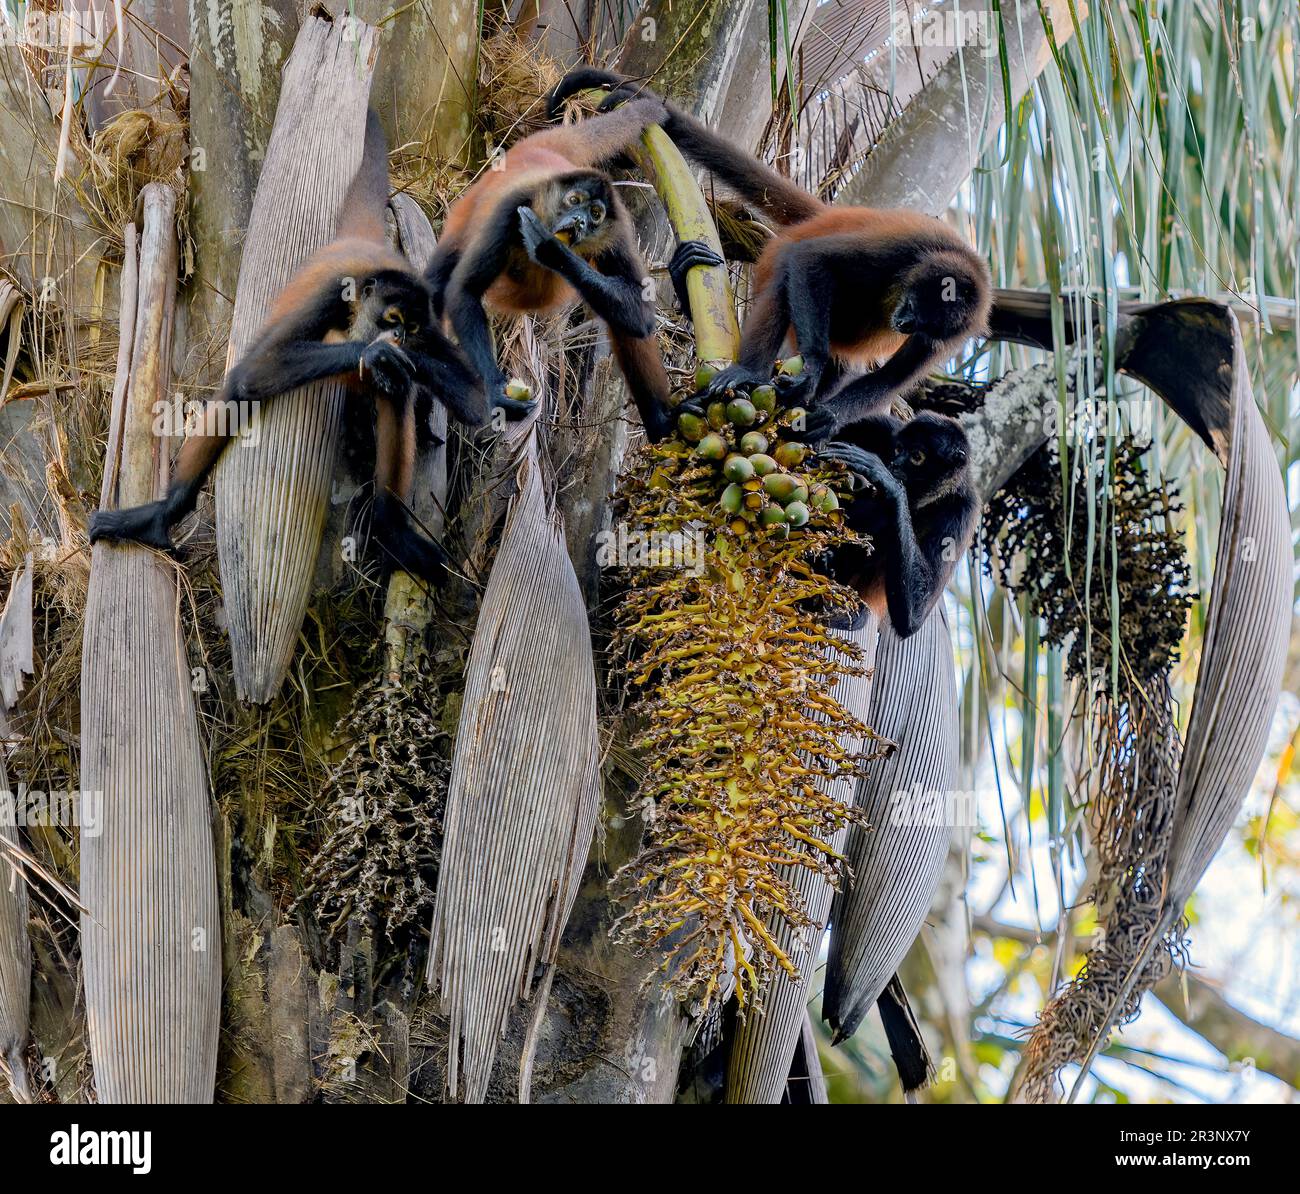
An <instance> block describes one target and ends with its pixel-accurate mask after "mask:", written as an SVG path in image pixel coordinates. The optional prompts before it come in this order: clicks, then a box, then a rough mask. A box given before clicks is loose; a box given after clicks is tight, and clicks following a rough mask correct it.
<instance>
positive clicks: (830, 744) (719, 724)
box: [616, 387, 872, 1014]
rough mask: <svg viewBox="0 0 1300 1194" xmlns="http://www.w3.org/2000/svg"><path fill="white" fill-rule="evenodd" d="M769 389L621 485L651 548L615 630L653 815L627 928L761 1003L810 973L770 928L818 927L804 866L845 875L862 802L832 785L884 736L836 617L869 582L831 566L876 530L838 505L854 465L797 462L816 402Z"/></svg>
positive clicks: (644, 455)
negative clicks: (639, 722)
mask: <svg viewBox="0 0 1300 1194" xmlns="http://www.w3.org/2000/svg"><path fill="white" fill-rule="evenodd" d="M764 389H765V390H766V391H767V392H766V393H760V392H759V391H755V394H754V395H753V396H752V397H753V399H754V400H755V401H753V402H751V401H750V400H749V399H740V400H739V405H738V404H737V402H733V403H731V404H729V405H727V406H725V407H724V406H723V405H722V404H721V403H717V404H715V405H714V407H711V408H710V410H709V412H708V418H707V425H706V424H705V421H704V420H701V419H700V418H699V417H697V416H693V415H683V416H682V417H681V418H680V420H679V427H680V433H679V435H678V436H677V437H676V438H673V439H670V440H667V441H664V442H662V443H660V444H657V445H653V446H650V447H647V448H646V449H644V450H643V451H642V452H641V453H640V455H639V456H638V457H637V458H636V460H635V461H634V463H633V465H632V467H631V469H630V470H629V474H628V475H627V476H626V477H625V478H624V482H623V486H622V490H623V495H624V496H623V506H622V511H621V513H622V516H623V519H624V523H623V525H624V527H626V528H628V529H629V535H628V543H627V545H628V546H630V545H631V544H632V543H633V542H634V543H635V544H636V545H638V546H639V547H641V548H643V549H644V551H643V555H642V556H641V557H640V558H624V560H623V561H622V562H623V563H624V564H626V565H628V574H627V575H628V586H629V591H628V595H627V597H626V598H625V600H624V602H623V604H622V607H621V610H620V614H619V631H618V635H617V636H616V644H617V645H618V646H619V647H621V648H623V649H624V650H625V651H626V653H627V656H628V658H629V665H628V666H629V678H630V683H631V686H632V688H633V689H634V691H635V692H636V693H637V694H638V701H637V705H636V713H637V714H638V715H639V716H640V717H641V718H642V719H643V722H644V733H643V735H642V737H641V739H640V742H639V744H638V745H639V746H640V748H641V749H642V750H643V751H644V756H645V758H646V760H647V764H648V770H647V773H646V775H645V777H644V779H643V781H642V785H641V788H640V795H641V799H642V801H643V802H644V803H643V809H644V813H645V815H646V817H647V820H648V822H649V824H648V828H647V832H646V836H645V839H644V841H643V844H642V849H641V852H640V853H639V854H638V856H637V857H636V858H635V859H633V860H632V862H630V863H629V864H628V865H627V866H626V867H625V868H624V869H623V871H622V872H620V878H621V879H622V880H623V881H624V882H625V883H626V884H627V886H628V887H629V888H630V889H631V891H632V892H633V893H634V894H635V897H636V903H635V905H634V906H633V908H632V909H631V910H630V911H629V912H628V913H627V914H625V915H624V916H623V917H622V918H621V919H620V921H619V923H618V926H617V928H618V932H619V934H620V936H621V937H623V938H624V939H626V940H631V941H634V942H636V943H639V944H641V945H643V946H645V947H646V948H662V949H663V950H664V951H665V958H664V961H663V965H662V969H663V970H664V971H666V972H668V973H669V974H670V979H669V986H670V988H671V989H673V990H674V991H675V992H676V993H677V994H678V995H680V996H681V997H683V998H687V997H689V998H692V999H695V1000H698V1003H697V1005H696V1010H697V1012H698V1013H699V1014H703V1012H704V1011H705V1010H706V1009H707V1008H708V1006H709V1004H710V1003H711V1002H712V1000H713V999H715V998H716V997H719V996H720V995H725V994H726V993H727V992H728V991H729V989H731V987H732V986H733V985H734V989H735V993H736V996H737V1002H738V1004H739V1005H740V1006H741V1007H742V1008H744V1007H746V1006H747V1005H751V1004H752V1003H753V1001H754V999H755V997H756V996H757V994H758V992H759V991H760V990H761V988H762V983H763V981H764V979H765V978H766V976H767V974H768V973H769V972H771V971H772V970H773V969H775V968H779V969H780V970H782V971H784V972H785V973H786V974H787V975H788V976H789V977H790V978H792V979H794V978H797V977H798V976H799V974H798V970H797V968H796V966H795V964H794V963H793V962H792V960H791V959H790V957H789V956H788V955H787V953H786V952H785V951H783V950H782V949H781V947H780V946H779V945H778V944H777V942H776V941H775V940H774V939H773V936H772V934H771V932H770V930H769V927H768V926H769V924H771V923H774V921H775V917H776V916H780V917H785V918H786V919H787V920H788V921H790V922H791V923H792V924H794V925H795V926H796V927H798V928H800V929H808V930H813V929H814V928H819V927H820V926H813V925H812V923H811V921H810V920H809V918H808V915H807V912H806V909H805V908H804V905H803V901H802V900H801V898H800V897H799V895H798V893H797V891H796V889H795V887H794V885H793V884H792V882H791V880H792V878H793V877H794V875H795V873H796V872H795V868H798V867H808V868H811V869H814V870H817V871H820V872H822V873H823V874H825V875H826V877H827V878H828V879H829V880H830V881H831V882H832V883H838V882H839V881H840V878H841V876H842V872H843V860H842V858H841V856H840V855H839V853H838V852H837V851H836V850H835V849H834V848H833V847H832V845H831V841H832V839H833V837H834V836H835V834H836V833H837V832H838V831H839V830H840V829H842V828H844V827H845V826H846V825H847V824H848V823H849V822H850V821H853V820H855V819H856V818H857V813H856V812H855V811H854V810H853V808H852V807H851V806H850V805H846V804H844V803H841V802H840V801H839V800H837V799H835V798H834V797H833V796H831V795H829V794H827V792H826V791H825V790H824V789H825V788H826V787H827V786H828V785H829V782H830V781H832V780H834V779H837V778H842V777H850V776H855V775H857V774H859V773H860V771H861V768H862V766H863V764H864V763H865V762H866V760H867V758H868V757H869V756H868V755H866V754H864V753H862V752H861V751H859V750H858V749H856V744H858V743H863V742H868V741H870V740H871V738H872V735H871V732H870V730H869V729H868V728H867V727H866V726H865V725H863V724H862V723H861V722H859V721H858V720H857V719H856V718H855V717H853V716H852V715H851V714H849V713H848V712H847V711H846V710H845V709H844V708H843V707H841V705H840V704H839V703H838V702H837V701H836V700H835V698H834V696H833V695H832V689H833V688H834V685H835V683H836V681H837V680H838V679H840V678H841V677H843V676H847V675H855V674H859V673H860V672H861V671H862V670H863V668H862V664H861V660H860V655H859V651H858V649H857V647H856V645H855V644H852V643H850V642H848V641H846V640H845V639H843V638H841V637H838V636H836V635H835V634H833V633H831V632H830V631H828V629H827V626H826V621H827V615H828V614H829V613H833V612H835V611H841V612H843V611H846V610H849V609H856V607H857V605H858V598H857V595H856V594H855V593H853V592H852V591H851V590H848V589H846V588H844V587H843V586H841V585H838V584H836V583H835V582H834V581H833V580H831V579H830V578H828V577H827V576H825V575H823V573H822V572H821V571H819V570H818V567H817V561H818V558H819V557H820V556H822V555H823V554H824V553H825V552H826V551H827V550H829V549H830V548H832V547H834V546H836V545H839V544H842V543H845V542H849V541H854V542H860V540H858V539H857V537H856V536H855V535H853V534H852V532H850V531H848V529H847V528H846V527H845V525H844V521H843V515H842V513H841V512H840V510H839V495H837V494H836V492H835V488H834V486H835V482H836V480H837V478H838V476H840V475H841V474H835V473H832V472H831V471H830V470H829V469H827V468H825V467H824V466H822V465H816V466H814V467H812V468H810V469H805V470H804V471H803V472H802V473H800V472H797V471H795V470H797V469H798V468H799V467H800V466H801V465H802V464H803V462H804V457H805V454H806V449H805V448H804V447H803V445H801V444H799V443H798V441H797V439H796V438H795V435H794V432H793V428H794V427H797V426H799V425H800V420H799V412H797V411H787V412H785V413H783V414H777V413H774V406H775V403H774V402H773V398H774V394H773V393H772V392H771V390H770V387H765V388H764ZM763 407H767V410H764V409H763ZM760 441H765V442H760ZM749 449H756V450H754V451H749ZM742 460H743V461H745V462H748V464H745V463H741V461H742ZM755 465H757V468H755V467H754V466H755ZM776 478H779V480H777V479H776ZM844 743H852V744H854V745H853V746H845V745H843V744H844Z"/></svg>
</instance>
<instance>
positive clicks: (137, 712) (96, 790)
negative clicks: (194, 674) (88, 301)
mask: <svg viewBox="0 0 1300 1194" xmlns="http://www.w3.org/2000/svg"><path fill="white" fill-rule="evenodd" d="M175 218H176V196H175V193H174V192H173V191H171V189H170V188H169V187H166V186H164V185H162V184H159V183H150V184H148V185H147V186H146V188H145V191H144V228H143V232H142V236H141V244H140V257H139V267H138V276H139V289H138V300H135V301H132V300H133V297H134V295H135V293H136V291H135V286H134V278H135V270H136V266H135V262H134V260H133V253H132V250H133V245H134V232H133V230H131V229H128V233H127V236H126V238H125V242H126V244H127V247H128V254H129V256H128V261H127V265H126V268H125V269H124V271H123V288H122V289H123V326H124V328H125V327H127V326H129V327H131V328H132V329H133V334H132V337H131V340H130V343H129V348H127V347H126V346H124V350H123V351H122V353H121V354H120V355H119V362H120V364H121V365H122V367H123V370H122V373H121V375H120V376H119V379H118V383H119V384H118V385H117V386H116V387H115V394H114V398H115V407H114V410H113V416H112V429H111V434H110V438H109V459H108V462H107V464H106V465H105V469H104V482H103V489H102V495H101V500H102V503H103V504H104V505H105V506H108V507H112V506H115V505H134V504H137V503H139V502H143V501H149V500H152V499H153V498H154V497H156V496H158V494H159V493H160V492H161V491H162V489H163V488H164V487H165V484H166V462H165V459H164V458H163V456H162V450H161V446H160V444H159V442H158V440H157V439H156V437H155V436H154V435H153V432H152V427H153V420H154V409H155V403H156V402H157V401H158V399H159V396H160V395H164V394H167V393H168V392H169V389H170V386H169V382H170V369H169V359H170V347H171V315H172V308H173V304H174V301H175V289H176V251H177V250H176V230H175ZM124 337H125V332H124ZM180 610H181V590H180V587H179V585H178V584H177V575H176V569H175V566H174V565H173V564H171V563H170V562H168V561H166V560H165V559H164V558H163V557H161V556H160V555H159V554H158V553H156V552H153V551H150V550H148V549H146V548H143V547H140V546H138V545H135V544H116V543H108V542H101V543H98V544H96V546H95V548H94V553H93V558H92V564H91V573H90V588H89V592H88V593H87V597H86V611H85V627H84V636H85V642H84V650H83V656H82V671H81V800H82V808H81V896H82V900H83V902H84V904H85V911H84V913H83V916H82V951H83V958H84V963H85V984H86V1015H87V1022H88V1026H89V1031H90V1041H91V1052H92V1057H93V1061H94V1068H95V1086H96V1090H97V1092H98V1095H99V1100H100V1101H101V1102H105V1103H123V1102H132V1103H138V1102H191V1103H199V1102H211V1100H212V1096H213V1088H214V1082H215V1074H216V1062H217V1032H218V1023H219V1013H220V1004H221V956H220V948H221V926H220V919H219V914H218V910H217V889H216V871H215V866H214V859H213V848H212V830H211V804H210V799H209V791H208V769H207V759H206V757H205V754H204V749H203V744H202V742H201V741H200V739H199V731H198V724H197V721H196V719H195V710H194V693H193V691H192V689H191V677H190V669H189V664H188V661H187V658H186V650H185V638H184V634H183V632H182V629H181V617H180ZM91 802H93V808H92V804H91ZM92 811H93V812H97V813H98V814H99V815H98V816H96V817H92V816H90V815H89V814H90V813H91V812H92Z"/></svg>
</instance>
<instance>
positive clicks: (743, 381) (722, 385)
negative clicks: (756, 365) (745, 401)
mask: <svg viewBox="0 0 1300 1194" xmlns="http://www.w3.org/2000/svg"><path fill="white" fill-rule="evenodd" d="M768 380H769V379H768V377H767V375H766V374H765V373H763V372H762V371H760V370H758V369H751V368H749V366H748V365H728V366H727V367H726V368H725V369H724V370H723V371H722V372H721V373H719V374H718V375H717V376H716V377H714V378H713V379H712V380H711V381H710V382H709V384H708V385H707V386H705V387H704V388H703V389H702V390H700V391H699V392H698V393H697V394H695V395H694V396H693V397H692V399H691V401H695V400H696V399H698V398H701V397H707V398H717V397H721V395H723V394H725V393H726V392H727V391H728V390H744V391H745V392H746V393H748V392H749V391H750V390H752V389H753V388H754V387H755V386H762V385H767V384H768ZM678 409H679V410H680V409H681V407H678Z"/></svg>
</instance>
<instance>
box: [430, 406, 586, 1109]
mask: <svg viewBox="0 0 1300 1194" xmlns="http://www.w3.org/2000/svg"><path fill="white" fill-rule="evenodd" d="M516 480H517V484H518V495H517V496H516V498H515V499H514V501H513V503H512V504H511V507H510V511H509V514H508V516H507V520H506V527H505V533H504V535H503V536H502V540H501V547H500V549H499V551H498V553H497V557H496V561H495V563H494V564H493V567H492V575H491V577H490V578H489V580H488V586H487V592H486V593H485V594H484V596H483V605H482V609H481V611H480V613H479V619H478V626H477V628H476V630H475V634H474V643H473V647H472V648H471V651H470V656H469V664H468V667H467V670H466V674H465V697H464V704H463V705H462V707H461V716H460V725H459V727H458V729H457V732H456V751H455V756H454V758H453V761H452V774H451V784H450V791H449V792H448V796H447V815H446V837H445V840H444V844H443V851H442V870H441V873H440V876H439V884H438V899H437V904H436V906H435V908H434V917H433V940H432V945H431V948H430V952H429V983H430V986H431V987H434V988H436V989H437V990H438V991H439V992H440V994H441V999H442V1008H443V1011H444V1012H445V1013H446V1014H447V1015H448V1016H449V1017H450V1020H451V1027H450V1036H451V1048H450V1057H449V1060H448V1067H447V1084H448V1087H449V1088H450V1090H451V1091H452V1093H453V1094H456V1093H457V1092H458V1091H459V1090H461V1089H462V1087H463V1094H464V1098H465V1101H466V1102H470V1103H477V1102H482V1101H483V1099H484V1098H485V1096H486V1094H487V1089H488V1083H489V1080H490V1078H491V1076H492V1065H493V1062H494V1060H495V1057H496V1052H497V1047H498V1044H499V1043H500V1040H501V1036H502V1033H503V1032H504V1031H505V1028H506V1023H507V1020H508V1018H509V1016H510V1012H511V1009H512V1008H513V1007H514V1006H515V1005H516V1003H517V1001H519V1000H520V999H526V998H528V996H529V994H530V992H531V990H532V988H533V985H534V978H535V971H536V968H537V966H538V965H539V964H548V963H550V962H552V961H553V960H554V958H555V953H556V950H557V948H558V946H559V939H560V933H561V931H562V930H563V928H564V924H565V921H566V920H567V918H568V915H569V909H570V908H571V907H572V904H573V900H574V897H575V896H576V895H577V889H578V884H579V881H580V880H581V877H582V869H583V865H584V863H585V862H586V858H587V850H588V848H589V846H590V845H591V837H592V832H593V829H594V827H595V820H596V812H597V807H598V804H599V799H600V768H599V753H600V752H599V744H598V738H597V732H596V674H595V668H594V664H593V660H592V650H591V637H590V630H589V627H588V624H587V608H586V603H585V601H584V600H583V596H582V591H581V589H580V588H579V587H578V581H577V577H576V576H575V575H574V571H573V565H572V563H571V562H570V560H569V555H568V551H567V550H566V548H565V541H564V529H563V526H562V524H561V522H560V519H559V516H558V514H557V513H556V511H555V510H554V509H553V508H552V507H551V506H550V505H549V503H548V502H547V499H546V496H545V487H544V481H543V477H542V473H541V467H540V465H539V462H538V457H537V447H536V431H535V430H533V431H530V432H528V433H527V434H526V439H525V444H524V447H523V451H522V453H521V456H520V459H519V463H518V467H517V472H516ZM526 1063H527V1059H525V1067H524V1068H525V1070H526V1069H527V1064H526ZM527 1095H528V1092H527V1091H526V1090H523V1091H521V1097H522V1098H527Z"/></svg>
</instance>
